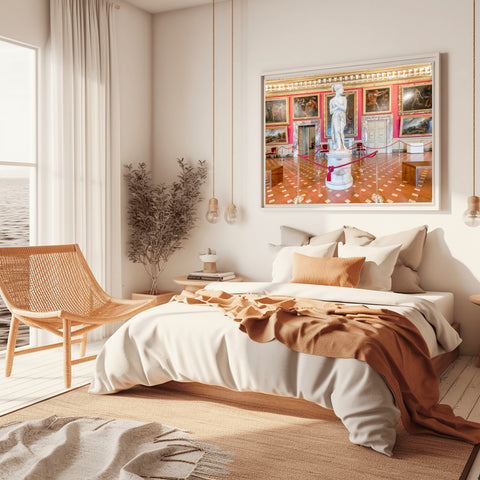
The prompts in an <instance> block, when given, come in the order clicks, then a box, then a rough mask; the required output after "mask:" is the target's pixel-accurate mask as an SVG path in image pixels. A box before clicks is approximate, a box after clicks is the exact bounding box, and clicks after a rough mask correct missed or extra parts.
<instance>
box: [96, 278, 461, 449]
mask: <svg viewBox="0 0 480 480" xmlns="http://www.w3.org/2000/svg"><path fill="white" fill-rule="evenodd" d="M208 288H209V289H212V290H220V289H221V290H224V291H228V292H229V293H259V294H262V295H264V294H265V295H290V296H296V297H303V298H314V299H319V300H326V301H336V302H342V303H355V304H362V305H371V306H376V307H378V306H382V307H385V308H389V309H391V310H394V311H396V312H398V313H401V314H403V315H404V316H406V317H407V318H408V319H409V320H410V321H411V322H412V323H414V324H415V325H416V326H417V328H418V329H419V330H420V332H421V334H422V335H423V337H424V338H425V341H426V343H427V345H428V348H429V350H430V354H431V356H432V357H433V356H436V355H438V354H439V353H442V352H444V351H451V350H453V349H454V348H456V347H457V346H458V345H459V343H460V342H461V340H460V338H459V336H458V334H457V333H456V332H455V330H454V329H453V328H452V327H451V326H450V325H449V323H448V322H447V321H446V320H445V318H444V317H443V316H442V314H441V313H440V312H439V311H438V309H437V308H436V307H435V305H434V304H433V303H431V302H429V301H427V300H424V299H421V298H417V297H414V296H411V295H403V294H396V293H392V292H380V291H372V290H361V289H351V288H341V287H324V286H317V285H302V284H291V283H233V282H231V283H230V282H229V283H221V284H218V283H217V284H210V285H209V286H208ZM170 380H175V381H179V382H200V383H205V384H210V385H221V386H224V387H227V388H230V389H232V390H238V391H254V392H263V393H271V394H277V395H285V396H290V397H296V398H305V399H307V400H310V401H312V402H315V403H317V404H319V405H321V406H323V407H326V408H330V409H333V410H334V411H335V414H336V415H337V416H338V417H339V418H340V419H341V420H342V422H343V423H344V425H345V426H346V428H347V429H348V431H349V438H350V441H351V442H352V443H355V444H358V445H363V446H368V447H371V448H373V449H374V450H376V451H378V452H381V453H384V454H387V455H392V450H393V447H394V444H395V437H396V426H397V423H398V420H399V417H400V412H399V410H398V408H397V407H396V404H395V399H394V398H393V395H392V393H391V392H390V389H389V388H388V386H387V385H386V384H385V382H384V381H383V378H382V377H381V376H380V375H379V374H378V373H377V372H376V371H375V370H373V369H372V368H371V367H370V366H369V365H368V364H366V363H364V362H361V361H358V360H355V359H332V358H326V357H321V356H314V355H310V354H305V353H298V352H294V351H292V350H290V349H288V348H287V347H286V346H284V345H283V344H281V343H280V342H277V341H272V342H269V343H257V342H254V341H253V340H251V339H250V338H249V337H248V335H246V334H245V333H243V332H241V331H240V330H239V328H238V324H237V323H235V322H233V321H232V320H231V319H229V318H228V317H226V316H225V315H224V314H223V312H222V311H221V309H219V308H216V307H210V306H205V305H186V304H183V303H176V302H171V303H167V304H164V305H159V306H158V307H155V308H152V309H150V310H147V311H144V312H142V313H140V314H138V315H137V316H136V317H134V318H132V319H131V320H130V321H128V322H127V323H125V324H124V325H123V326H122V327H121V328H120V329H119V330H118V331H117V332H115V334H114V335H113V336H112V337H111V338H109V339H108V341H107V342H106V343H105V346H104V347H103V349H102V351H101V352H100V354H99V355H98V358H97V361H96V368H95V374H94V378H93V380H92V384H91V387H90V390H89V391H90V392H91V393H98V394H105V393H115V392H117V391H119V390H125V389H128V388H130V387H133V386H134V385H139V384H140V385H159V384H162V383H165V382H168V381H170Z"/></svg>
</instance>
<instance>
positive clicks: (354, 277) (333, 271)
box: [291, 252, 365, 288]
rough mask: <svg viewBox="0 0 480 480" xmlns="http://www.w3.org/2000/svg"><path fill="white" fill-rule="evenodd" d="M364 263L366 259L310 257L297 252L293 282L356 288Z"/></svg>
mask: <svg viewBox="0 0 480 480" xmlns="http://www.w3.org/2000/svg"><path fill="white" fill-rule="evenodd" d="M364 263H365V257H348V258H338V257H330V258H323V257H308V256H306V255H302V254H300V253H296V252H295V253H294V254H293V278H292V280H291V282H292V283H310V284H314V285H330V286H332V287H353V288H355V287H356V286H357V285H358V282H359V281H360V272H361V271H362V267H363V264H364Z"/></svg>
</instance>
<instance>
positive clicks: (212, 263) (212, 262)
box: [200, 248, 217, 273]
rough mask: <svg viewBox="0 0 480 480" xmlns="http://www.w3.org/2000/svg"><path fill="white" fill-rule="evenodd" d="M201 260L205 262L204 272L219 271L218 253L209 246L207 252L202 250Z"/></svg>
mask: <svg viewBox="0 0 480 480" xmlns="http://www.w3.org/2000/svg"><path fill="white" fill-rule="evenodd" d="M200 260H201V261H202V262H203V272H205V273H215V272H216V271H217V263H216V262H217V254H216V252H215V250H212V249H211V248H209V249H208V250H207V251H206V252H200Z"/></svg>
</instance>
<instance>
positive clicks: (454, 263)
mask: <svg viewBox="0 0 480 480" xmlns="http://www.w3.org/2000/svg"><path fill="white" fill-rule="evenodd" d="M465 248H466V249H468V248H471V246H470V245H467V244H466V245H465ZM419 274H420V278H421V285H422V287H423V288H424V289H425V290H430V291H443V292H453V294H454V296H455V307H454V312H455V314H454V315H455V321H456V322H458V323H460V324H461V326H462V337H463V338H464V339H469V338H471V337H470V335H474V334H475V331H477V330H478V328H477V327H478V323H479V322H478V318H479V317H480V310H479V307H478V306H475V305H473V304H472V303H471V302H470V301H469V296H470V295H473V294H478V293H480V282H479V280H478V279H477V278H476V277H475V276H474V275H473V274H472V272H471V270H470V269H469V267H468V265H465V264H464V263H462V262H460V261H459V260H457V259H456V258H454V257H453V256H452V254H451V252H450V249H449V248H448V245H447V243H446V242H445V232H444V230H443V229H441V228H437V229H435V230H432V231H430V232H429V233H428V234H427V240H426V244H425V250H424V255H423V260H422V264H421V266H420V269H419ZM470 319H472V320H471V321H470ZM469 333H470V334H469ZM467 343H468V342H465V347H468V346H469V345H468V344H467ZM474 343H475V342H474ZM472 345H473V344H472ZM471 348H472V347H471V346H470V348H468V350H470V349H471Z"/></svg>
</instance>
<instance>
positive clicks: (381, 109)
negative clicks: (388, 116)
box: [363, 85, 392, 115]
mask: <svg viewBox="0 0 480 480" xmlns="http://www.w3.org/2000/svg"><path fill="white" fill-rule="evenodd" d="M391 111H392V87H391V85H389V86H388V87H381V86H379V87H368V88H364V89H363V113H364V115H368V114H375V115H377V114H379V113H390V112H391Z"/></svg>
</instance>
